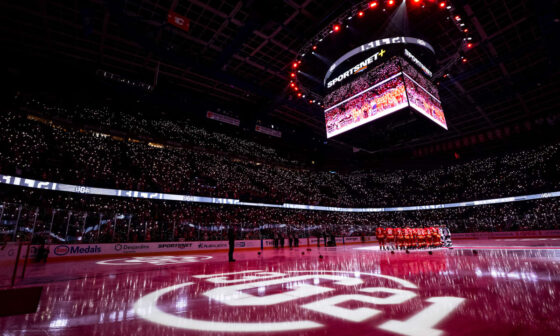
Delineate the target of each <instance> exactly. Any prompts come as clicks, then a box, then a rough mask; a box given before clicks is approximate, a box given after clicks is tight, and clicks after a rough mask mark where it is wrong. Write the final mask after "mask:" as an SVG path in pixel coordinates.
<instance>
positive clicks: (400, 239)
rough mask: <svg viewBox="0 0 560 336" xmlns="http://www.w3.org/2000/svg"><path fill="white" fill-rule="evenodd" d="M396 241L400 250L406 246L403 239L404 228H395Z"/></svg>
mask: <svg viewBox="0 0 560 336" xmlns="http://www.w3.org/2000/svg"><path fill="white" fill-rule="evenodd" d="M396 239H397V240H396V242H397V248H398V249H400V250H404V249H405V248H406V246H405V242H406V241H405V239H404V229H402V228H397V229H396Z"/></svg>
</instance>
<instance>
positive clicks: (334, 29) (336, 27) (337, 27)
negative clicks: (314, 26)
mask: <svg viewBox="0 0 560 336" xmlns="http://www.w3.org/2000/svg"><path fill="white" fill-rule="evenodd" d="M332 30H333V31H335V32H337V31H339V30H340V26H339V25H337V24H335V25H334V26H333V27H332Z"/></svg>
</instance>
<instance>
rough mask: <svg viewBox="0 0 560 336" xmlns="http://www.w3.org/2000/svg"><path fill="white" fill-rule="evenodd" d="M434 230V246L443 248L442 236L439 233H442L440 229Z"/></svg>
mask: <svg viewBox="0 0 560 336" xmlns="http://www.w3.org/2000/svg"><path fill="white" fill-rule="evenodd" d="M433 229H434V230H433V231H432V235H433V237H435V238H434V240H435V243H434V244H435V246H436V247H441V246H442V242H441V235H440V233H439V232H440V231H439V228H438V227H434V228H433Z"/></svg>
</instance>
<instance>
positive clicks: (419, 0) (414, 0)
mask: <svg viewBox="0 0 560 336" xmlns="http://www.w3.org/2000/svg"><path fill="white" fill-rule="evenodd" d="M412 2H414V3H415V4H419V3H420V2H422V0H412Z"/></svg>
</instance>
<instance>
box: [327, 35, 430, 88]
mask: <svg viewBox="0 0 560 336" xmlns="http://www.w3.org/2000/svg"><path fill="white" fill-rule="evenodd" d="M396 44H415V45H418V46H421V47H424V48H427V49H428V50H430V51H431V52H432V53H433V54H435V51H434V47H432V46H431V45H430V44H429V43H428V42H426V41H424V40H421V39H418V38H415V37H407V36H400V37H392V38H384V39H379V40H375V41H372V42H368V43H366V44H362V45H361V46H359V47H356V48H354V49H352V50H350V51H349V52H347V53H346V54H344V55H342V56H341V57H340V58H339V59H337V60H336V61H334V63H333V64H332V65H331V67H330V68H329V70H328V71H327V74H326V75H325V78H324V79H323V85H325V87H326V86H327V81H328V80H329V78H330V77H331V75H332V74H333V72H334V71H335V70H336V69H337V67H338V66H339V65H341V64H342V63H344V62H346V61H347V60H349V59H350V58H352V57H354V56H356V55H358V54H360V53H363V52H366V51H370V50H372V49H375V48H380V47H383V46H389V45H396Z"/></svg>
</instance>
